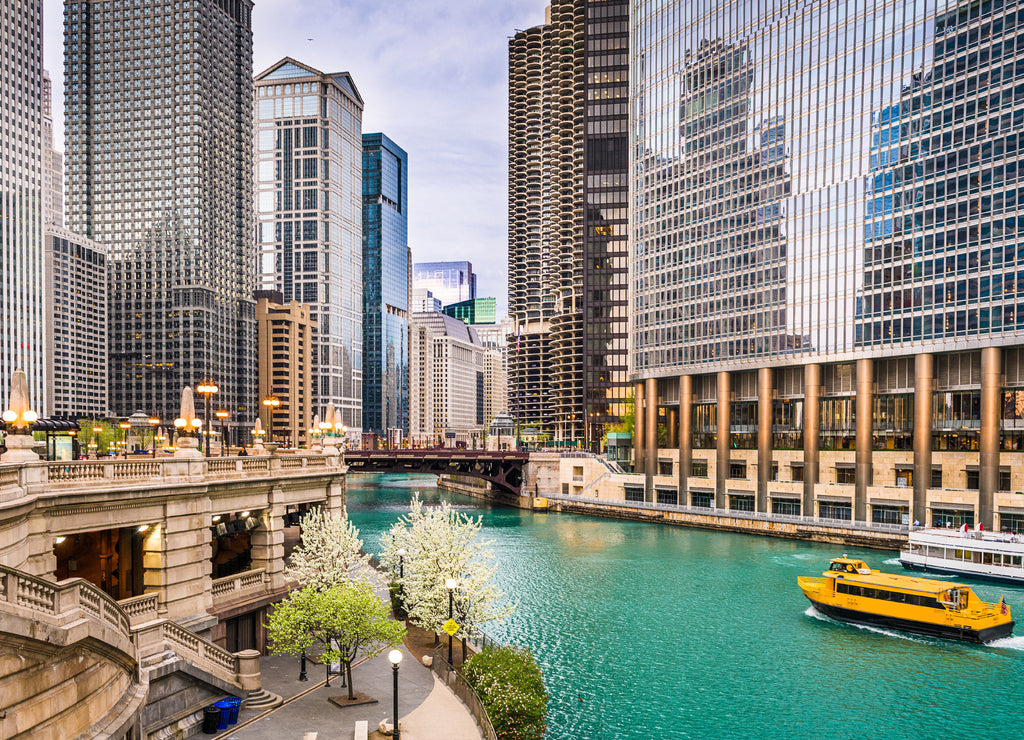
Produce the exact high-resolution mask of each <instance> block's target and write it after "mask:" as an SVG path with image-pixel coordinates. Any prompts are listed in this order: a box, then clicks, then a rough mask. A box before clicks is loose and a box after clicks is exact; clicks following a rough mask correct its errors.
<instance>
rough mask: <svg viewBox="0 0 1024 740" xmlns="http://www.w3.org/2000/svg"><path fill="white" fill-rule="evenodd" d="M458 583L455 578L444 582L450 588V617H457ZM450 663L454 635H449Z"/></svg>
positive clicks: (450, 664) (449, 663) (450, 660)
mask: <svg viewBox="0 0 1024 740" xmlns="http://www.w3.org/2000/svg"><path fill="white" fill-rule="evenodd" d="M458 585H459V582H458V581H456V580H455V579H454V578H449V579H448V580H447V581H445V582H444V587H445V588H446V589H448V619H455V587H456V586H458ZM448 665H449V666H452V635H448ZM452 667H454V666H452Z"/></svg>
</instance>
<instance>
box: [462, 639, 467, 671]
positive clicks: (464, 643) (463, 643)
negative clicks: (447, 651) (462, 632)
mask: <svg viewBox="0 0 1024 740" xmlns="http://www.w3.org/2000/svg"><path fill="white" fill-rule="evenodd" d="M462 665H466V638H465V637H463V638H462Z"/></svg>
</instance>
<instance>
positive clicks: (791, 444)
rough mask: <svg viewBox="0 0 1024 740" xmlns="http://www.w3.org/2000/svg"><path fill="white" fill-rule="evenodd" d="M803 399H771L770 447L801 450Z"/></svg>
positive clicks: (802, 443)
mask: <svg viewBox="0 0 1024 740" xmlns="http://www.w3.org/2000/svg"><path fill="white" fill-rule="evenodd" d="M803 429H804V400H803V399H802V398H783V399H781V400H778V401H772V448H773V449H776V450H801V449H803V446H804V431H803Z"/></svg>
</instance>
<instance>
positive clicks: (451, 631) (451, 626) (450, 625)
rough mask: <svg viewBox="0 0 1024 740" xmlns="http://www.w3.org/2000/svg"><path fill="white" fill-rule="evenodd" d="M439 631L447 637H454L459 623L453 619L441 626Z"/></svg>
mask: <svg viewBox="0 0 1024 740" xmlns="http://www.w3.org/2000/svg"><path fill="white" fill-rule="evenodd" d="M441 629H443V630H444V631H445V632H447V633H448V636H449V637H455V633H456V632H458V631H459V623H458V622H456V621H455V620H454V619H449V620H448V621H447V622H445V623H444V624H443V625H441Z"/></svg>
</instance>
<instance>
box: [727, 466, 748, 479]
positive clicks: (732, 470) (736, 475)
mask: <svg viewBox="0 0 1024 740" xmlns="http://www.w3.org/2000/svg"><path fill="white" fill-rule="evenodd" d="M729 477H730V478H732V479H733V480H746V479H747V464H746V463H745V462H731V463H729Z"/></svg>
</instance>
